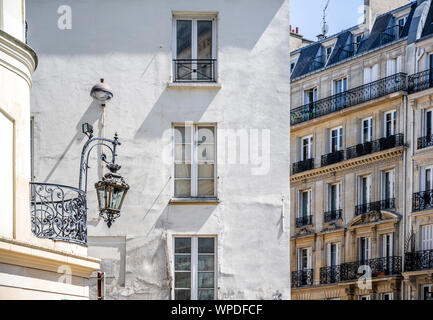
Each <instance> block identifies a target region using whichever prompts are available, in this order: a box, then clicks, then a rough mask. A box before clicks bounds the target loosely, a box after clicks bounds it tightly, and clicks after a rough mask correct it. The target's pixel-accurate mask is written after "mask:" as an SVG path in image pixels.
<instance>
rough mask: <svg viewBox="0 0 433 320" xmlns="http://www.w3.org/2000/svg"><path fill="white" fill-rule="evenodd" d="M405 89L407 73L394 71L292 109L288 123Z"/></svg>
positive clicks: (294, 122) (293, 123)
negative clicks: (375, 79)
mask: <svg viewBox="0 0 433 320" xmlns="http://www.w3.org/2000/svg"><path fill="white" fill-rule="evenodd" d="M406 89H407V75H406V74H405V73H396V74H394V75H392V76H389V77H386V78H383V79H380V80H377V81H374V82H370V83H368V84H365V85H362V86H359V87H356V88H353V89H350V90H347V91H345V92H342V93H339V94H336V95H333V96H330V97H327V98H324V99H320V100H317V101H315V102H311V103H308V104H305V105H303V106H301V107H298V108H296V109H293V110H292V111H291V112H290V123H291V125H295V124H298V123H302V122H305V121H309V120H312V119H315V118H319V117H322V116H324V115H327V114H330V113H333V112H336V111H339V110H342V109H345V108H348V107H351V106H354V105H357V104H360V103H363V102H367V101H370V100H373V99H376V98H380V97H383V96H386V95H388V94H391V93H394V92H398V91H402V90H406Z"/></svg>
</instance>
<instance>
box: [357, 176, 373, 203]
mask: <svg viewBox="0 0 433 320" xmlns="http://www.w3.org/2000/svg"><path fill="white" fill-rule="evenodd" d="M358 199H359V204H360V205H362V204H368V203H370V200H371V176H364V177H360V178H359V197H358Z"/></svg>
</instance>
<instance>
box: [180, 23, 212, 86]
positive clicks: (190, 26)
mask: <svg viewBox="0 0 433 320" xmlns="http://www.w3.org/2000/svg"><path fill="white" fill-rule="evenodd" d="M174 28H175V35H176V37H175V46H174V47H175V50H174V56H173V59H174V77H175V81H188V80H196V81H215V70H216V69H215V56H216V54H215V39H216V37H215V18H214V17H200V18H175V19H174Z"/></svg>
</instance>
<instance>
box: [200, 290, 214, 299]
mask: <svg viewBox="0 0 433 320" xmlns="http://www.w3.org/2000/svg"><path fill="white" fill-rule="evenodd" d="M213 299H214V290H213V289H212V290H209V289H200V290H198V300H213Z"/></svg>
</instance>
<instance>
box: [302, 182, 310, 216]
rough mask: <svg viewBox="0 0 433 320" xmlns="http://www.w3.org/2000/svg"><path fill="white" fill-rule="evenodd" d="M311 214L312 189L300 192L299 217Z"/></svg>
mask: <svg viewBox="0 0 433 320" xmlns="http://www.w3.org/2000/svg"><path fill="white" fill-rule="evenodd" d="M309 216H311V189H308V190H302V191H300V192H299V218H303V217H309Z"/></svg>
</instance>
